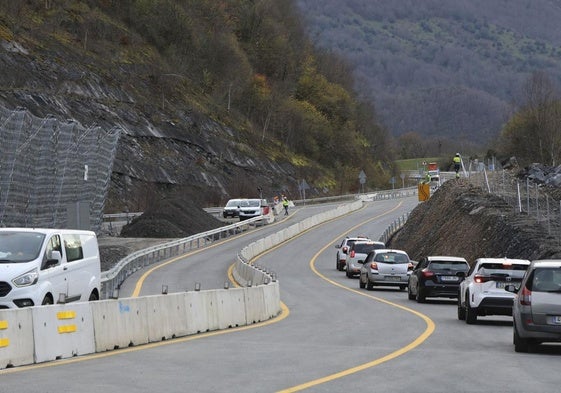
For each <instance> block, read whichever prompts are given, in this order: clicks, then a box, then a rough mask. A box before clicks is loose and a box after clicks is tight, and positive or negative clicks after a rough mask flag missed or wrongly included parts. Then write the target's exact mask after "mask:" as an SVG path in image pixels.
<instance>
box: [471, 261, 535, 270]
mask: <svg viewBox="0 0 561 393" xmlns="http://www.w3.org/2000/svg"><path fill="white" fill-rule="evenodd" d="M479 269H485V270H501V271H504V270H507V271H508V270H521V271H526V270H528V265H523V264H519V263H513V264H511V265H509V264H504V263H482V264H481V266H479Z"/></svg>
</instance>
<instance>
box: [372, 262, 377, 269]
mask: <svg viewBox="0 0 561 393" xmlns="http://www.w3.org/2000/svg"><path fill="white" fill-rule="evenodd" d="M370 269H372V270H378V264H377V263H376V262H372V263H371V264H370Z"/></svg>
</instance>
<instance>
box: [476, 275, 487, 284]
mask: <svg viewBox="0 0 561 393" xmlns="http://www.w3.org/2000/svg"><path fill="white" fill-rule="evenodd" d="M473 281H475V282H476V283H478V284H481V283H484V282H487V281H489V277H485V276H482V275H481V274H476V275H475V276H474V277H473Z"/></svg>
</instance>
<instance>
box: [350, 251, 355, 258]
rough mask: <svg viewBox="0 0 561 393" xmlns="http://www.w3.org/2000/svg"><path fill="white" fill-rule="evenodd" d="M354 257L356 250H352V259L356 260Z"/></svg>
mask: <svg viewBox="0 0 561 393" xmlns="http://www.w3.org/2000/svg"><path fill="white" fill-rule="evenodd" d="M354 257H355V250H352V251H351V258H354Z"/></svg>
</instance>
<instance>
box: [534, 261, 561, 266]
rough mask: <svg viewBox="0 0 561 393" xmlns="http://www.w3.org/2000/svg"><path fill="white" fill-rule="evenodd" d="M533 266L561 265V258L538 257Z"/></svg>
mask: <svg viewBox="0 0 561 393" xmlns="http://www.w3.org/2000/svg"><path fill="white" fill-rule="evenodd" d="M532 266H533V267H561V259H537V260H535V261H532Z"/></svg>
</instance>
